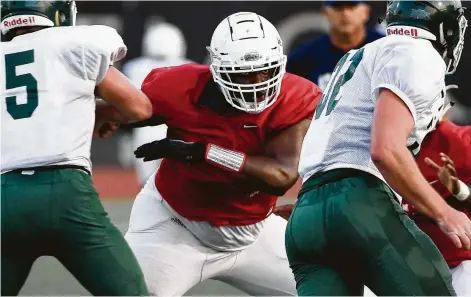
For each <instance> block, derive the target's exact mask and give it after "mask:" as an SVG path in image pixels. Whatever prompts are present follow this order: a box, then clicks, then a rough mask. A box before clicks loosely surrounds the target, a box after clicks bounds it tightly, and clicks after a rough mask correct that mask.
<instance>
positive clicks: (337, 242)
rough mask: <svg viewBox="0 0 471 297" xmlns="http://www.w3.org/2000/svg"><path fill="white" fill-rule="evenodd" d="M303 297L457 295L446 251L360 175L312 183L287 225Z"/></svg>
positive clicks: (387, 193) (386, 191)
mask: <svg viewBox="0 0 471 297" xmlns="http://www.w3.org/2000/svg"><path fill="white" fill-rule="evenodd" d="M286 250H287V254H288V259H289V263H290V267H291V269H292V270H293V273H294V276H295V279H296V286H297V290H298V294H299V295H300V296H328V295H336V296H346V295H363V285H366V286H368V287H369V288H370V289H371V290H372V291H373V292H374V293H375V294H376V295H378V296H384V295H388V296H404V295H409V296H410V295H415V296H425V295H434V296H437V295H438V296H450V295H455V292H454V290H453V287H452V285H451V281H452V278H451V274H450V271H449V268H448V266H447V264H446V262H445V260H444V259H443V257H442V256H441V254H440V252H439V251H438V249H437V248H436V246H435V245H434V243H433V242H432V241H431V240H430V238H429V237H428V236H427V235H426V234H425V233H423V232H422V231H421V230H420V229H419V228H418V227H417V226H416V225H415V223H414V222H413V221H412V220H411V219H409V217H408V216H407V215H406V214H405V213H404V211H403V210H402V208H401V206H400V205H399V203H398V202H397V200H396V199H395V196H394V194H393V192H392V191H391V190H390V188H389V187H388V186H387V185H386V184H385V183H384V182H382V181H381V180H380V179H378V178H376V177H374V176H373V175H370V174H368V173H364V172H361V171H357V170H351V169H336V170H332V171H328V172H326V173H321V174H318V175H315V176H313V177H311V178H310V179H309V180H307V181H306V182H305V183H304V185H303V187H302V188H301V191H300V194H299V199H298V201H297V203H296V207H295V209H294V211H293V213H292V215H291V217H290V219H289V222H288V226H287V228H286Z"/></svg>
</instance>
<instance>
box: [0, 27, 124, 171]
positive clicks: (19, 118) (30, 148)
mask: <svg viewBox="0 0 471 297" xmlns="http://www.w3.org/2000/svg"><path fill="white" fill-rule="evenodd" d="M126 50H127V49H126V46H125V45H124V43H123V40H122V38H121V36H119V34H118V33H117V32H116V30H115V29H113V28H111V27H107V26H76V27H52V28H47V29H43V30H39V31H36V32H34V33H28V34H25V35H20V36H17V37H15V38H14V39H13V40H12V41H9V42H2V43H1V51H0V55H1V57H0V72H1V76H2V77H5V79H2V80H1V95H2V96H1V100H2V104H1V105H2V107H1V108H2V114H1V115H2V127H1V129H2V143H1V170H2V173H3V172H6V171H10V170H14V169H20V168H31V167H37V166H47V165H65V164H67V165H69V164H70V165H78V166H83V167H85V168H87V169H88V170H91V161H90V146H91V141H92V134H93V128H94V122H95V95H94V90H95V86H96V85H97V84H99V83H100V82H101V81H102V80H103V78H104V77H105V74H106V72H107V70H108V68H109V65H112V64H113V62H115V61H118V60H120V59H122V58H123V57H124V56H125V55H126Z"/></svg>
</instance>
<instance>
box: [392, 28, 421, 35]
mask: <svg viewBox="0 0 471 297" xmlns="http://www.w3.org/2000/svg"><path fill="white" fill-rule="evenodd" d="M386 32H387V34H388V35H406V36H418V31H417V29H414V28H411V29H404V28H395V29H387V31H386Z"/></svg>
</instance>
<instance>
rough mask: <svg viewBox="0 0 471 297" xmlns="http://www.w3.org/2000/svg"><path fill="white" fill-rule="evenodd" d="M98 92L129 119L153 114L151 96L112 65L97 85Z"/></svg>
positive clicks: (142, 117) (144, 117)
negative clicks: (148, 96)
mask: <svg viewBox="0 0 471 297" xmlns="http://www.w3.org/2000/svg"><path fill="white" fill-rule="evenodd" d="M96 94H97V95H98V96H99V97H100V98H102V99H103V100H105V101H106V102H107V103H109V104H111V105H113V106H114V107H116V109H117V110H118V111H119V112H120V113H121V114H123V115H124V116H126V117H127V118H129V119H132V120H146V119H148V118H150V117H151V116H152V104H151V102H150V101H149V98H147V96H146V95H145V94H144V93H143V92H142V91H141V90H139V89H137V88H136V87H135V86H134V85H133V84H132V83H131V82H130V81H129V80H128V79H127V78H126V77H125V76H124V75H123V74H122V73H121V72H119V71H118V70H116V69H115V68H114V67H112V66H110V68H109V70H108V72H107V73H106V75H105V78H104V79H103V80H102V81H101V82H100V83H99V84H98V85H97V86H96Z"/></svg>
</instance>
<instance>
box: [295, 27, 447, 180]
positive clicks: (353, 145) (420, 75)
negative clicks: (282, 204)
mask: <svg viewBox="0 0 471 297" xmlns="http://www.w3.org/2000/svg"><path fill="white" fill-rule="evenodd" d="M445 70H446V65H445V62H444V61H443V59H442V58H441V57H440V55H439V54H438V52H437V51H436V50H435V49H434V48H433V46H432V44H431V43H430V41H428V40H424V39H414V38H412V37H407V36H398V35H392V36H388V37H384V38H381V39H379V40H377V41H375V42H372V43H370V44H367V45H365V46H364V47H363V48H361V49H359V50H352V51H350V52H349V53H347V54H346V55H345V56H344V57H343V58H342V60H341V61H340V62H339V63H338V64H337V66H336V69H335V70H334V73H333V75H332V79H331V80H330V82H329V84H328V85H327V89H326V90H325V93H324V95H323V96H322V99H321V101H320V102H319V105H318V106H317V109H316V112H315V116H314V118H313V120H312V122H311V125H310V127H309V130H308V132H307V134H306V137H305V138H304V142H303V145H302V150H301V157H300V163H299V173H300V175H301V177H302V178H303V182H304V181H306V180H307V179H309V177H311V176H312V175H313V174H315V173H317V172H324V171H328V170H332V169H337V168H352V169H358V170H362V171H365V172H368V173H370V174H373V175H375V176H376V177H378V178H380V179H382V180H383V181H384V178H383V176H382V175H381V173H380V172H379V171H378V169H377V168H376V166H375V165H374V163H373V161H372V159H371V153H370V142H371V128H372V125H373V116H374V109H375V105H376V102H377V99H378V93H379V89H380V88H387V89H389V90H391V91H392V92H394V93H395V94H396V95H397V96H398V97H399V98H401V99H402V100H403V101H404V103H405V104H406V105H407V107H408V108H409V110H410V112H411V114H412V116H413V118H414V121H415V125H414V129H413V131H412V133H411V134H410V135H409V137H408V139H407V145H408V147H409V149H410V150H411V151H412V152H413V153H414V154H416V153H418V151H419V150H420V146H421V143H422V140H423V139H424V137H425V136H426V134H427V133H428V132H430V131H431V130H433V129H434V128H435V126H436V123H437V121H438V120H439V119H440V118H441V116H442V115H443V112H444V110H445V106H444V104H445V92H446V90H445Z"/></svg>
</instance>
